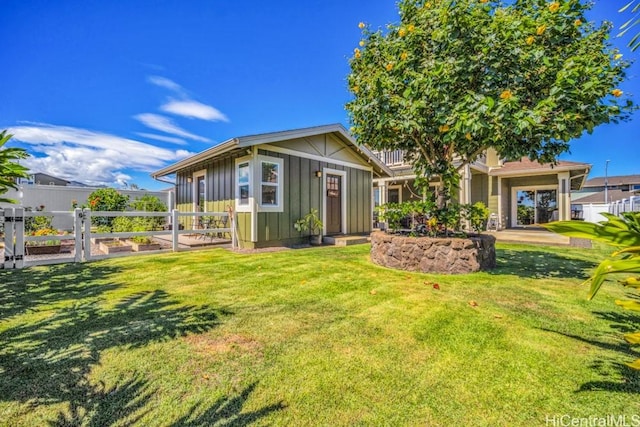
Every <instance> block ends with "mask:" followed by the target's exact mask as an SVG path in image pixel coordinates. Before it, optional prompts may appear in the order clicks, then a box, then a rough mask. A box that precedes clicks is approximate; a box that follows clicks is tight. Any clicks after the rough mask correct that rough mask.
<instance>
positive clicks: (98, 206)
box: [87, 188, 129, 227]
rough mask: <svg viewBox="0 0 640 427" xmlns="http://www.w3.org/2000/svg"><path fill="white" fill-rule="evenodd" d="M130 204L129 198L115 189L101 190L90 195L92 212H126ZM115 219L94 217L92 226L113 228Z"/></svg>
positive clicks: (89, 203) (88, 201)
mask: <svg viewBox="0 0 640 427" xmlns="http://www.w3.org/2000/svg"><path fill="white" fill-rule="evenodd" d="M128 203H129V196H126V195H123V194H120V193H119V192H118V191H117V190H114V189H113V188H101V189H99V190H96V191H94V192H93V193H91V194H89V197H88V198H87V204H88V206H89V208H90V209H91V210H92V211H109V212H113V211H115V212H118V211H124V210H125V209H126V208H127V204H128ZM113 221H114V218H112V217H105V216H92V217H91V224H93V225H98V226H100V225H102V226H108V227H111V225H112V224H113Z"/></svg>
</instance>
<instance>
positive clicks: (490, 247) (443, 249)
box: [371, 231, 496, 274]
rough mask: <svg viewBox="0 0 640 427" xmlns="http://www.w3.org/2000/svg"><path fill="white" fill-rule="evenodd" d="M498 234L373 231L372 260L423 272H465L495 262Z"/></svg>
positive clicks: (487, 268)
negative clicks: (414, 234)
mask: <svg viewBox="0 0 640 427" xmlns="http://www.w3.org/2000/svg"><path fill="white" fill-rule="evenodd" d="M495 242H496V239H495V237H493V236H491V235H487V234H478V235H471V236H469V237H466V238H459V237H450V238H444V237H409V236H402V235H394V234H387V233H385V232H382V231H377V232H374V233H371V260H372V261H373V262H374V263H376V264H378V265H382V266H384V267H390V268H395V269H399V270H408V271H421V272H423V273H445V274H464V273H473V272H476V271H480V270H490V269H492V268H494V267H495V266H496V249H495Z"/></svg>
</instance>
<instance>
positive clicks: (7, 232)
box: [4, 208, 13, 269]
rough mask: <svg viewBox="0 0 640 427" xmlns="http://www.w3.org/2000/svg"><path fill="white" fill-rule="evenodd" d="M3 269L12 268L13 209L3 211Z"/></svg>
mask: <svg viewBox="0 0 640 427" xmlns="http://www.w3.org/2000/svg"><path fill="white" fill-rule="evenodd" d="M4 268H5V269H10V268H13V208H5V210H4Z"/></svg>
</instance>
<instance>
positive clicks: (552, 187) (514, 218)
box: [511, 184, 560, 227]
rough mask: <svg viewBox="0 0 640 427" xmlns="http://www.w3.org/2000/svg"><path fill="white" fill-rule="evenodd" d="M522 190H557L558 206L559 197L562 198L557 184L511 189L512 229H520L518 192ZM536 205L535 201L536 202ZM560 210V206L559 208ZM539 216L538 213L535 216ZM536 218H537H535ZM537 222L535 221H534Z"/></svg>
mask: <svg viewBox="0 0 640 427" xmlns="http://www.w3.org/2000/svg"><path fill="white" fill-rule="evenodd" d="M521 190H529V191H538V190H556V204H557V203H558V200H557V199H558V197H559V196H560V189H559V188H558V185H557V184H555V185H554V184H546V185H524V186H518V187H511V227H519V226H518V200H517V198H518V191H521ZM534 203H535V200H534ZM557 208H558V209H559V208H560V207H559V206H558V207H557ZM535 215H536V216H537V213H536V214H535ZM534 218H535V216H534ZM534 222H535V220H534Z"/></svg>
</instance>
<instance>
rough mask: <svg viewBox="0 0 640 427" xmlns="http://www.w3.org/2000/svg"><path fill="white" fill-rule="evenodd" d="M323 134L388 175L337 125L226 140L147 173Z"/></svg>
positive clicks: (154, 174)
mask: <svg viewBox="0 0 640 427" xmlns="http://www.w3.org/2000/svg"><path fill="white" fill-rule="evenodd" d="M325 133H334V134H337V135H339V137H340V139H341V140H342V141H344V142H345V143H346V144H347V145H348V146H350V147H351V148H352V149H353V151H354V152H356V153H357V154H358V155H360V156H361V157H362V158H363V160H365V161H366V162H369V163H371V165H372V166H373V167H374V170H375V171H376V173H381V174H383V175H389V176H390V175H392V172H391V170H390V169H389V168H388V166H387V165H385V164H384V163H382V161H380V159H379V158H378V157H377V156H376V155H375V154H373V152H372V151H371V150H369V148H368V147H366V146H364V145H359V144H358V143H357V142H356V140H355V139H354V138H353V137H352V136H351V135H350V134H349V132H348V131H347V130H346V129H345V128H344V126H342V125H341V124H339V123H336V124H331V125H323V126H313V127H307V128H301V129H293V130H287V131H280V132H269V133H261V134H257V135H247V136H240V137H236V138H231V139H228V140H226V141H224V142H222V143H220V144H218V145H215V146H213V147H211V148H208V149H206V150H204V151H202V152H200V153H197V154H194V155H193V156H191V157H187V158H186V159H183V160H180V161H179V162H176V163H174V164H172V165H169V166H167V167H165V168H162V169H160V170H157V171H155V172H152V173H151V176H152V177H153V178H158V177H162V176H166V175H169V174H172V173H175V172H177V171H178V170H180V169H183V168H185V167H188V166H191V165H193V164H196V163H198V162H200V161H202V160H207V159H211V158H214V157H217V156H220V155H222V154H225V153H228V152H230V151H232V150H235V149H239V148H246V147H252V146H254V145H260V144H269V143H272V142H278V141H285V140H288V139H296V138H305V137H309V136H313V135H321V134H325Z"/></svg>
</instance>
